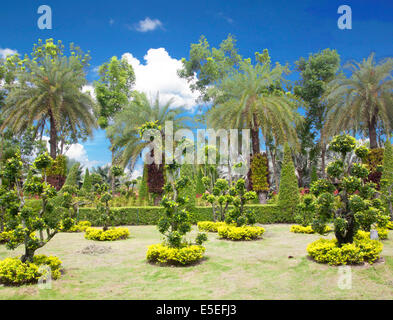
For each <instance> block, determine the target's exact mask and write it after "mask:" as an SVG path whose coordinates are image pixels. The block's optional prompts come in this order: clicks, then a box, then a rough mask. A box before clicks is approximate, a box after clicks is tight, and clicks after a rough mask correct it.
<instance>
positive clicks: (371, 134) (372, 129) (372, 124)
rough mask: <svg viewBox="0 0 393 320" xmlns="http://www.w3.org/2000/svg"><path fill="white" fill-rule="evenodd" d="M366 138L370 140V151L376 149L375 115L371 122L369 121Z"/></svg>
mask: <svg viewBox="0 0 393 320" xmlns="http://www.w3.org/2000/svg"><path fill="white" fill-rule="evenodd" d="M368 136H369V138H370V149H376V148H378V142H377V128H376V118H375V115H374V116H373V117H372V118H371V121H369V123H368Z"/></svg>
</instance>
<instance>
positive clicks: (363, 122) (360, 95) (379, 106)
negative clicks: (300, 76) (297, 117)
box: [324, 53, 393, 149]
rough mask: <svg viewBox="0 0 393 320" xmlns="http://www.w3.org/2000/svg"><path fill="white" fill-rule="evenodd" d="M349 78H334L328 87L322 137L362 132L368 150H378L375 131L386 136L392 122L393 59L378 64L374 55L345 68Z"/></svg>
mask: <svg viewBox="0 0 393 320" xmlns="http://www.w3.org/2000/svg"><path fill="white" fill-rule="evenodd" d="M346 67H347V68H349V69H350V70H351V71H352V75H351V77H350V78H345V77H338V78H336V79H334V80H332V81H331V82H330V83H329V84H328V88H327V91H326V95H325V99H326V101H327V102H328V104H329V110H328V114H327V121H326V125H325V128H324V136H325V137H327V136H330V135H334V134H336V133H338V132H341V131H343V130H348V131H353V132H355V133H356V132H359V131H366V132H367V133H368V136H369V138H370V148H371V149H375V148H377V147H378V142H377V128H378V126H380V127H382V128H383V129H384V131H385V133H390V130H391V129H392V121H393V108H392V105H393V94H392V92H393V91H392V90H393V79H392V72H393V59H391V58H389V59H386V60H384V61H381V62H380V63H376V62H375V60H374V53H372V54H371V55H370V56H369V57H368V58H367V59H363V61H362V62H361V63H358V62H351V63H349V64H347V65H346Z"/></svg>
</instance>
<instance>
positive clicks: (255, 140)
mask: <svg viewBox="0 0 393 320" xmlns="http://www.w3.org/2000/svg"><path fill="white" fill-rule="evenodd" d="M251 139H252V154H258V153H259V152H260V147H259V128H251Z"/></svg>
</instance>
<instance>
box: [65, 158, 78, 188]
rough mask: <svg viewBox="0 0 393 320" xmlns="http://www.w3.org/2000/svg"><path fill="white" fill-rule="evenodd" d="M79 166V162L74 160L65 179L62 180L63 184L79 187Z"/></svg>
mask: <svg viewBox="0 0 393 320" xmlns="http://www.w3.org/2000/svg"><path fill="white" fill-rule="evenodd" d="M79 167H80V163H79V162H76V163H74V165H73V166H72V167H71V169H70V172H68V175H67V179H66V181H65V182H64V185H65V186H74V187H79Z"/></svg>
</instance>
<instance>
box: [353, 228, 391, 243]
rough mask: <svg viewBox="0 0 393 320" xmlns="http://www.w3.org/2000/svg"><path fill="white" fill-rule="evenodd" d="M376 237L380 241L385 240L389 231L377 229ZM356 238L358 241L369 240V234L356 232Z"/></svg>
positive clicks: (361, 231) (360, 231)
mask: <svg viewBox="0 0 393 320" xmlns="http://www.w3.org/2000/svg"><path fill="white" fill-rule="evenodd" d="M377 231H378V237H379V239H380V240H386V239H387V238H388V234H389V230H388V229H386V228H377ZM356 237H357V238H358V239H370V232H367V231H363V230H358V232H357V234H356Z"/></svg>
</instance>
